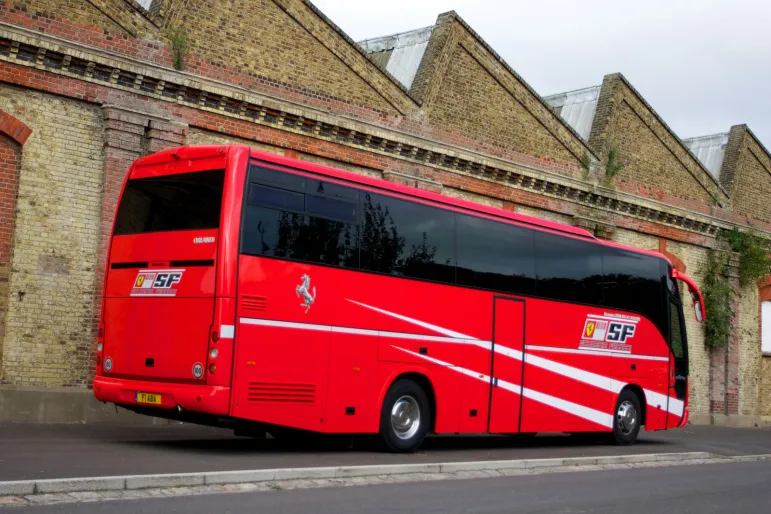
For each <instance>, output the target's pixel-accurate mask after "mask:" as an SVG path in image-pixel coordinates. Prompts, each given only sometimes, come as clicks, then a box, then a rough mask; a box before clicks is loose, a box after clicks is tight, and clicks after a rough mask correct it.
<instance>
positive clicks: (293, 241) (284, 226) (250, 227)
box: [242, 206, 359, 268]
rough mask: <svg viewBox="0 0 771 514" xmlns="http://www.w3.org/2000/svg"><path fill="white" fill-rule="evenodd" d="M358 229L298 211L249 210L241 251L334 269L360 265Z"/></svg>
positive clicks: (256, 208)
mask: <svg viewBox="0 0 771 514" xmlns="http://www.w3.org/2000/svg"><path fill="white" fill-rule="evenodd" d="M358 233H359V227H358V226H357V225H355V224H352V223H342V222H339V221H332V220H326V219H322V218H317V217H314V216H308V215H306V214H299V213H296V212H287V211H279V210H276V209H269V208H266V207H251V206H250V207H248V208H247V210H246V217H245V219H244V228H243V234H244V237H243V241H242V251H243V252H244V253H248V254H252V255H264V256H267V257H281V258H284V259H296V260H301V261H307V262H314V263H319V264H328V265H331V266H341V267H345V268H355V267H357V266H358Z"/></svg>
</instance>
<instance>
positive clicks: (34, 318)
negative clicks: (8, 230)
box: [0, 84, 103, 386]
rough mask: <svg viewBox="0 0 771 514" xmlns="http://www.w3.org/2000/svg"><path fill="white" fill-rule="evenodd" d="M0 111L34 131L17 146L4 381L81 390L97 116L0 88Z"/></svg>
mask: <svg viewBox="0 0 771 514" xmlns="http://www.w3.org/2000/svg"><path fill="white" fill-rule="evenodd" d="M0 109H2V110H4V111H7V112H8V113H10V114H12V115H13V116H15V117H17V118H18V119H20V120H21V121H22V122H24V123H25V124H27V125H28V126H29V127H30V128H31V129H32V136H31V137H30V138H29V140H28V141H27V143H26V144H25V145H24V147H23V152H22V161H21V173H20V177H19V197H18V205H17V218H16V231H15V234H14V249H13V258H12V261H11V262H12V264H11V266H12V273H11V281H10V290H11V294H10V298H9V308H8V317H7V325H6V333H5V341H4V345H3V357H2V364H3V369H4V372H3V378H2V380H3V381H4V382H7V383H11V384H17V385H46V386H73V385H80V386H83V385H85V384H86V382H87V375H88V356H89V355H88V352H89V348H90V341H91V333H90V331H91V315H92V301H93V295H94V283H95V282H94V278H95V277H94V267H95V264H96V254H97V250H98V244H99V215H100V209H101V189H102V169H103V156H102V152H103V150H102V145H103V138H102V115H101V112H100V109H99V108H98V107H95V106H93V105H89V104H85V103H83V102H76V101H72V100H67V99H63V98H61V97H56V96H52V95H47V94H43V93H37V92H32V91H30V90H22V89H19V88H16V87H11V86H8V85H5V84H0Z"/></svg>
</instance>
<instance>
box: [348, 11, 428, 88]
mask: <svg viewBox="0 0 771 514" xmlns="http://www.w3.org/2000/svg"><path fill="white" fill-rule="evenodd" d="M433 30H434V26H433V25H432V26H430V27H424V28H422V29H417V30H411V31H409V32H402V33H400V34H392V35H390V36H383V37H376V38H372V39H366V40H364V41H360V42H359V46H361V47H362V48H363V49H364V51H365V52H367V54H369V56H370V57H371V58H372V59H373V61H374V62H375V64H377V66H378V67H380V68H381V69H383V70H385V71H387V72H388V73H390V74H391V75H393V77H394V78H395V79H396V80H398V81H399V82H401V83H402V84H403V85H404V87H406V88H407V89H409V88H410V87H411V86H412V81H413V80H415V74H416V73H417V72H418V67H419V66H420V61H421V60H423V54H424V53H426V47H427V46H428V40H429V39H430V38H431V32H433Z"/></svg>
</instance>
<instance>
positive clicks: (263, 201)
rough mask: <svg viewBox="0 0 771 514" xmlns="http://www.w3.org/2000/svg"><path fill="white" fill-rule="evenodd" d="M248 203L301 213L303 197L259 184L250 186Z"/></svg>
mask: <svg viewBox="0 0 771 514" xmlns="http://www.w3.org/2000/svg"><path fill="white" fill-rule="evenodd" d="M249 203H253V204H257V205H267V206H270V207H276V208H278V209H284V210H293V211H303V210H304V208H305V195H304V194H302V193H295V192H294V191H287V190H286V189H278V188H275V187H270V186H262V185H260V184H252V187H251V189H250V191H249Z"/></svg>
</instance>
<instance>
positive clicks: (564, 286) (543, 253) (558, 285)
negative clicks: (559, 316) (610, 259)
mask: <svg viewBox="0 0 771 514" xmlns="http://www.w3.org/2000/svg"><path fill="white" fill-rule="evenodd" d="M535 251H536V266H535V269H536V274H537V283H536V294H537V295H538V296H541V297H544V298H552V299H555V300H562V301H566V302H577V303H588V304H594V305H599V304H601V303H602V258H601V253H600V252H601V251H602V247H601V246H599V245H597V244H592V243H587V242H584V241H579V240H576V239H571V238H568V237H564V236H556V235H553V234H548V233H545V232H536V234H535Z"/></svg>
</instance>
